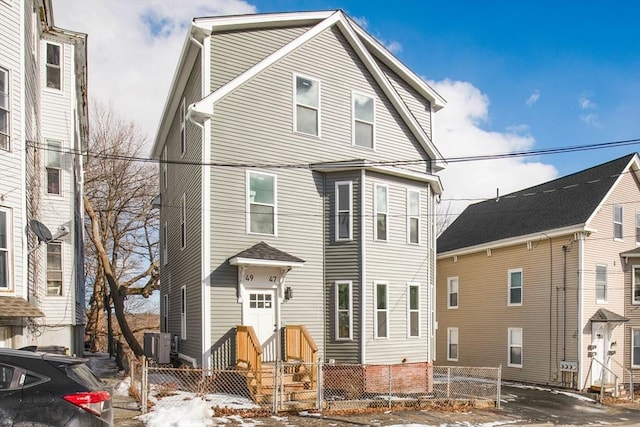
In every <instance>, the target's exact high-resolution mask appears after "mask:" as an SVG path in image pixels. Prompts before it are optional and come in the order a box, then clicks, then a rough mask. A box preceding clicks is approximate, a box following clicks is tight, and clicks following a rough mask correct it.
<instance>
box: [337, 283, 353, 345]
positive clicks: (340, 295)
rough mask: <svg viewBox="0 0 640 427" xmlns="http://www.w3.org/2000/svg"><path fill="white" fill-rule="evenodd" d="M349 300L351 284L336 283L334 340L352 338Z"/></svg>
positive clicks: (351, 315) (351, 316)
mask: <svg viewBox="0 0 640 427" xmlns="http://www.w3.org/2000/svg"><path fill="white" fill-rule="evenodd" d="M351 298H352V297H351V282H350V281H347V282H336V339H338V340H350V339H352V338H353V335H352V329H353V326H352V325H353V309H352V304H351V303H352V301H351Z"/></svg>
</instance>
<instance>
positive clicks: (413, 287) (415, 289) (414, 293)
mask: <svg viewBox="0 0 640 427" xmlns="http://www.w3.org/2000/svg"><path fill="white" fill-rule="evenodd" d="M407 326H408V331H407V335H408V336H409V337H419V336H420V284H418V283H409V284H408V285H407Z"/></svg>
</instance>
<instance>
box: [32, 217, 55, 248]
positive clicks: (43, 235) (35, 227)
mask: <svg viewBox="0 0 640 427" xmlns="http://www.w3.org/2000/svg"><path fill="white" fill-rule="evenodd" d="M29 227H31V230H32V231H33V232H34V233H36V236H38V243H42V242H45V243H49V242H50V241H51V239H53V236H52V235H51V231H49V229H48V228H47V226H46V225H44V224H43V223H41V222H40V221H38V220H35V219H32V220H31V221H29Z"/></svg>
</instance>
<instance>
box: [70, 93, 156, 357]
mask: <svg viewBox="0 0 640 427" xmlns="http://www.w3.org/2000/svg"><path fill="white" fill-rule="evenodd" d="M94 105H95V104H94ZM91 114H92V116H91V134H90V140H89V147H88V152H89V155H88V157H87V160H86V163H85V187H84V197H83V202H84V207H85V212H86V214H87V222H86V230H87V236H88V238H89V241H90V244H87V245H85V253H86V255H85V259H86V264H87V270H88V271H87V278H88V282H89V283H90V284H91V285H93V289H92V292H91V295H92V296H91V300H90V307H89V312H88V322H87V328H86V329H87V334H92V335H93V336H94V337H97V336H100V335H104V334H103V331H104V324H105V321H104V302H105V297H106V296H107V297H108V298H109V299H110V300H111V301H112V302H113V306H114V309H115V315H116V318H117V320H118V325H119V327H120V331H121V333H122V335H123V337H124V338H125V340H126V341H127V344H128V345H129V347H130V348H131V350H132V351H133V353H134V354H136V355H138V356H139V355H142V347H141V345H140V343H139V342H138V341H137V339H136V338H135V336H134V334H133V332H132V331H131V329H130V328H129V325H128V324H127V319H126V317H125V311H126V304H125V301H126V300H127V298H140V297H144V298H148V297H149V296H150V295H151V294H152V292H153V291H154V290H156V289H158V285H159V282H158V279H159V271H158V253H157V252H158V234H159V233H158V217H157V215H158V212H157V211H156V210H155V209H153V208H152V206H151V201H152V199H153V197H154V196H155V195H156V194H157V169H156V167H155V165H153V164H151V163H147V162H144V161H141V160H140V159H141V157H142V154H141V153H142V151H143V150H144V149H145V143H146V141H145V138H144V137H143V136H142V135H141V133H140V131H139V130H138V128H137V127H136V126H135V124H134V123H133V122H127V121H124V120H123V119H121V118H119V117H117V115H115V114H114V113H113V111H112V109H111V108H110V107H106V106H104V105H100V104H98V105H97V106H95V107H94V108H92V111H91Z"/></svg>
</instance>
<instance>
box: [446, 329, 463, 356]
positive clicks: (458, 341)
mask: <svg viewBox="0 0 640 427" xmlns="http://www.w3.org/2000/svg"><path fill="white" fill-rule="evenodd" d="M452 332H455V337H456V342H455V346H456V357H451V345H452V344H454V343H453V342H452V339H451V333H452ZM459 357H460V333H459V331H458V328H457V327H453V326H452V327H450V328H447V360H449V361H451V362H457V361H458V358H459Z"/></svg>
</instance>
